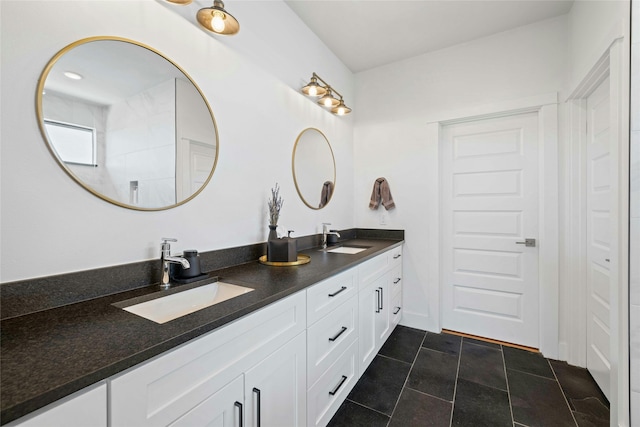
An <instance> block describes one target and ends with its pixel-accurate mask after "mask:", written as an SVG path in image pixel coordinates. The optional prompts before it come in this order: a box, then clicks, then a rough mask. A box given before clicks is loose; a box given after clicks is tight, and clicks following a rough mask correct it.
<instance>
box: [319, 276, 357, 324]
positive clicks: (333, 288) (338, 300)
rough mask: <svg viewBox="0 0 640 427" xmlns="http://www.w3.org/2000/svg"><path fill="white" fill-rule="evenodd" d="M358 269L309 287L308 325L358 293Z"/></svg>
mask: <svg viewBox="0 0 640 427" xmlns="http://www.w3.org/2000/svg"><path fill="white" fill-rule="evenodd" d="M356 276H357V270H356V269H355V268H352V269H350V270H347V271H345V272H342V273H340V274H338V275H336V276H333V277H330V278H328V279H327V280H324V281H322V282H320V283H318V284H316V285H313V286H311V287H310V288H308V289H307V325H308V326H310V325H312V324H314V323H315V322H317V321H318V320H320V319H321V318H322V317H323V316H325V315H326V314H327V313H329V312H330V311H331V310H333V309H335V308H336V307H338V306H339V305H340V304H342V303H343V302H345V301H346V300H348V299H349V298H351V297H352V296H353V295H355V294H356V293H357V290H358V289H357V280H356Z"/></svg>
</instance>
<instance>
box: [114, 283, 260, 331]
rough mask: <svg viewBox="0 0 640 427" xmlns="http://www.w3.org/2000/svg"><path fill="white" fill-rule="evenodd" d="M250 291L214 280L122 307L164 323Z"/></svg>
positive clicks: (249, 289)
mask: <svg viewBox="0 0 640 427" xmlns="http://www.w3.org/2000/svg"><path fill="white" fill-rule="evenodd" d="M251 291H253V289H251V288H246V287H244V286H238V285H232V284H230V283H224V282H214V283H211V284H209V285H203V286H200V287H197V288H193V289H189V290H187V291H182V292H177V293H175V294H171V295H167V296H165V297H160V298H156V299H153V300H151V301H146V302H142V303H139V304H135V305H130V306H128V307H122V309H123V310H126V311H128V312H130V313H133V314H137V315H138V316H141V317H144V318H145V319H149V320H152V321H154V322H156V323H166V322H168V321H170V320H173V319H177V318H178V317H182V316H184V315H187V314H189V313H194V312H196V311H198V310H202V309H203V308H206V307H211V306H212V305H215V304H218V303H220V302H222V301H226V300H228V299H231V298H234V297H237V296H239V295H243V294H246V293H247V292H251Z"/></svg>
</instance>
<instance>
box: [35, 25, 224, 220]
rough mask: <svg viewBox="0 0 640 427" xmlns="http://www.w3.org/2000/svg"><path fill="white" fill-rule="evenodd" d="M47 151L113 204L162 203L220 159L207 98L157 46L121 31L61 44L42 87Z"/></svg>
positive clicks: (140, 206) (176, 197)
mask: <svg viewBox="0 0 640 427" xmlns="http://www.w3.org/2000/svg"><path fill="white" fill-rule="evenodd" d="M37 113H38V122H39V124H40V129H41V131H42V134H43V136H44V137H45V140H46V141H47V143H48V146H49V149H50V151H51V152H52V153H53V155H54V156H55V158H56V160H57V161H58V163H59V164H60V165H61V166H62V168H63V169H64V170H65V171H66V172H67V173H68V174H69V175H70V176H71V177H72V178H73V179H75V180H76V181H77V182H78V183H79V184H80V185H82V186H83V187H84V188H85V189H87V190H88V191H90V192H91V193H93V194H95V195H96V196H98V197H100V198H102V199H104V200H107V201H109V202H111V203H114V204H116V205H119V206H122V207H125V208H130V209H136V210H151V211H152V210H162V209H168V208H171V207H174V206H178V205H181V204H183V203H186V202H187V201H189V200H191V199H192V198H193V197H195V196H196V195H197V194H198V193H199V192H200V191H202V189H203V188H204V187H205V186H206V185H207V183H208V182H209V180H210V179H211V176H212V175H213V171H214V169H215V166H216V163H217V159H218V131H217V128H216V123H215V119H214V117H213V114H212V113H211V109H210V107H209V104H208V103H207V101H206V99H205V97H204V96H203V94H202V92H201V91H200V89H199V88H198V87H197V85H196V84H195V83H194V82H193V81H192V80H191V78H190V77H189V76H188V75H187V73H186V72H185V71H184V70H182V69H181V68H180V67H179V66H178V65H176V64H175V63H173V62H172V61H171V60H170V59H168V58H166V57H164V56H163V55H162V54H160V53H159V52H158V51H156V50H154V49H152V48H150V47H148V46H144V45H142V44H140V43H137V42H134V41H131V40H127V39H122V38H118V37H92V38H87V39H83V40H79V41H77V42H75V43H72V44H70V45H69V46H67V47H65V48H64V49H62V50H61V51H60V52H58V53H57V54H56V55H55V56H54V57H53V59H51V61H49V63H48V64H47V66H46V68H45V69H44V71H43V73H42V76H41V77H40V81H39V83H38V89H37Z"/></svg>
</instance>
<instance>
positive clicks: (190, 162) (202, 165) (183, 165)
mask: <svg viewBox="0 0 640 427" xmlns="http://www.w3.org/2000/svg"><path fill="white" fill-rule="evenodd" d="M215 161H216V146H215V145H211V144H205V143H203V142H199V141H193V140H191V139H187V138H182V141H181V144H180V147H179V149H178V158H177V160H176V198H177V201H178V202H181V201H182V200H184V199H186V198H188V197H191V195H192V194H193V193H195V192H196V191H198V190H199V189H200V188H201V187H202V186H203V185H204V183H205V182H207V179H209V175H210V174H211V169H212V168H213V164H214V163H215Z"/></svg>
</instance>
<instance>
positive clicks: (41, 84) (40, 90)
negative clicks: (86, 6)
mask: <svg viewBox="0 0 640 427" xmlns="http://www.w3.org/2000/svg"><path fill="white" fill-rule="evenodd" d="M96 41H117V42H123V43H129V44H132V45H135V46H138V47H140V48H143V49H146V50H148V51H150V52H152V53H155V54H156V55H158V56H159V57H161V58H163V59H164V60H165V61H167V62H168V63H169V64H171V65H173V66H174V67H175V68H176V69H177V70H179V71H180V72H181V73H182V74H183V75H184V77H186V78H187V79H188V80H189V82H190V83H191V84H192V85H193V87H194V88H195V89H196V90H197V92H198V93H199V94H200V96H201V97H202V101H203V102H204V105H205V106H206V108H207V110H208V114H209V116H210V118H211V123H212V125H213V130H214V132H215V143H216V148H215V158H214V160H213V165H212V166H211V172H210V173H209V176H208V177H207V179H206V180H205V181H204V182H203V184H202V185H201V186H200V188H199V189H198V190H197V191H195V192H193V194H191V195H190V196H188V197H186V198H184V199H183V200H180V201H177V197H176V203H174V204H170V205H167V206H159V207H140V206H135V205H131V204H127V203H124V202H122V201H119V200H116V199H114V198H111V197H109V196H107V195H105V194H102V193H101V192H99V191H97V190H96V189H94V188H92V187H91V186H90V185H88V184H86V183H85V182H84V181H83V180H82V179H81V178H80V177H78V176H77V175H76V174H75V173H74V172H73V171H72V170H70V169H69V167H67V165H66V164H65V162H64V161H63V160H62V159H61V158H60V157H59V155H58V154H57V152H56V150H55V148H54V147H53V143H52V142H51V141H50V139H49V135H48V133H47V130H46V128H45V117H44V111H43V99H42V97H43V94H44V91H45V84H46V80H47V77H48V76H49V73H50V72H51V70H52V69H53V67H54V66H55V65H56V63H57V62H58V60H59V59H60V58H61V57H63V56H64V55H65V54H66V53H68V52H69V51H71V50H73V49H74V48H76V47H78V46H80V45H84V44H87V43H91V42H96ZM36 114H37V118H38V126H39V127H40V133H41V134H42V137H43V138H44V140H45V143H46V145H47V148H48V149H49V152H50V153H51V154H52V155H53V157H54V158H55V159H56V161H57V162H58V164H59V165H60V167H62V169H63V170H64V171H65V172H66V173H67V175H69V176H70V177H71V178H72V179H73V180H74V181H76V182H77V183H78V184H79V185H80V186H81V187H83V188H84V189H85V190H87V191H88V192H90V193H91V194H93V195H94V196H96V197H99V198H101V199H103V200H105V201H107V202H109V203H112V204H114V205H117V206H120V207H123V208H127V209H132V210H138V211H162V210H167V209H171V208H175V207H177V206H180V205H183V204H185V203H187V202H189V201H190V200H192V199H193V198H194V197H196V196H197V195H198V194H200V193H201V192H202V190H204V188H205V187H206V186H207V185H208V184H209V182H210V181H211V178H212V176H213V173H214V171H215V169H216V166H217V164H218V156H219V153H220V140H219V135H218V125H217V123H216V119H215V117H214V115H213V112H212V110H211V106H210V105H209V101H208V100H207V98H206V97H205V96H204V94H203V93H202V90H201V89H200V87H199V86H198V85H197V84H196V83H195V82H194V81H193V79H192V78H191V76H190V75H189V74H188V73H187V72H186V71H185V70H184V69H183V68H182V67H180V66H179V65H178V64H176V63H175V62H173V61H172V60H171V59H169V58H168V57H167V56H165V55H164V54H162V53H161V52H159V51H158V50H156V49H154V48H152V47H150V46H147V45H145V44H143V43H140V42H137V41H135V40H131V39H127V38H123V37H116V36H96V37H88V38H84V39H80V40H77V41H75V42H73V43H71V44H69V45H67V46H65V47H64V48H63V49H61V50H60V51H59V52H58V53H56V54H55V55H54V56H53V58H51V59H50V60H49V62H48V63H47V65H46V66H45V68H44V70H43V71H42V74H41V75H40V79H39V80H38V86H37V89H36ZM176 144H177V141H176ZM174 175H175V174H174ZM176 186H177V184H176Z"/></svg>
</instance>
